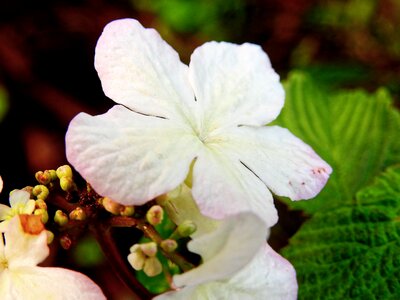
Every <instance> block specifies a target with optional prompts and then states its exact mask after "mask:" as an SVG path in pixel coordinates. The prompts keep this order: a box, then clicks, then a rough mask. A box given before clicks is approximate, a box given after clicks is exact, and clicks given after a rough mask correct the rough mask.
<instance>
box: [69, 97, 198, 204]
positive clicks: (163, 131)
mask: <svg viewBox="0 0 400 300" xmlns="http://www.w3.org/2000/svg"><path fill="white" fill-rule="evenodd" d="M198 145H200V143H199V142H198V140H197V139H196V138H195V136H194V135H192V134H191V132H190V130H188V129H186V128H185V127H179V126H177V125H174V123H173V122H170V121H169V120H166V119H162V118H157V117H152V116H144V115H141V114H137V113H135V112H132V111H130V110H128V109H127V108H125V107H123V106H120V105H117V106H114V107H113V108H111V109H110V110H109V111H108V112H107V113H105V114H103V115H99V116H95V117H92V116H89V115H87V114H84V113H81V114H79V115H78V116H76V117H75V118H74V119H73V120H72V121H71V123H70V125H69V128H68V132H67V135H66V151H67V158H68V161H69V162H70V163H71V164H72V165H73V166H74V167H75V169H77V170H78V172H79V173H80V174H81V175H82V176H83V177H84V178H85V179H86V180H87V181H88V182H89V183H90V184H91V185H92V186H93V188H94V189H95V190H96V191H97V192H98V193H99V194H100V195H102V196H107V197H110V198H111V199H113V200H114V201H117V202H119V203H121V204H126V205H131V204H134V205H141V204H143V203H145V202H147V201H149V200H151V199H153V198H154V197H156V196H158V195H160V194H163V193H166V192H168V191H170V190H172V189H174V188H175V187H177V186H178V185H179V184H180V183H181V182H183V181H184V179H185V177H186V175H187V173H188V171H189V166H190V163H191V161H192V160H193V159H194V157H195V156H196V153H197V147H198Z"/></svg>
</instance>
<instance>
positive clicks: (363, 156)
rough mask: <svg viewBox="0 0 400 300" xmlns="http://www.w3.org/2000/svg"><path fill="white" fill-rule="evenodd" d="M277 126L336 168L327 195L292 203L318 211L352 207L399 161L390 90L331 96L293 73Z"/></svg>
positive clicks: (398, 119)
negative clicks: (364, 190)
mask: <svg viewBox="0 0 400 300" xmlns="http://www.w3.org/2000/svg"><path fill="white" fill-rule="evenodd" d="M285 89H286V102H285V106H284V108H283V110H282V113H281V114H280V116H279V117H278V120H277V121H276V123H277V124H279V125H282V126H283V127H286V128H288V129H289V130H291V131H292V132H293V133H294V134H295V135H296V136H298V137H299V138H301V139H302V140H304V141H305V142H306V143H308V144H309V145H311V146H312V147H313V148H314V150H315V151H316V152H317V153H318V154H319V155H320V156H322V157H323V158H324V159H325V160H326V161H327V162H328V163H329V164H330V165H331V166H332V168H333V173H332V174H331V177H330V178H329V181H328V184H327V185H326V187H325V188H324V189H323V191H322V192H321V193H320V194H319V195H318V196H317V197H316V198H314V199H313V200H311V201H298V202H292V201H288V204H289V205H290V206H291V207H294V208H298V209H303V210H305V211H306V212H308V213H315V212H317V211H320V210H325V209H327V208H329V207H334V206H338V205H344V204H349V203H352V201H353V199H354V196H355V194H356V192H357V191H358V190H359V189H360V188H362V187H365V186H366V185H368V184H370V183H371V181H372V180H373V178H374V177H375V176H376V175H378V174H379V173H380V172H381V171H382V170H383V169H384V168H385V167H387V166H389V165H391V164H392V163H394V162H396V160H397V161H398V160H399V156H400V142H399V141H400V136H399V135H400V116H399V113H398V111H396V110H395V109H394V108H393V107H392V101H391V98H390V96H389V94H388V93H387V91H385V90H383V89H380V90H378V91H377V92H376V93H375V94H367V93H366V92H364V91H361V90H355V91H340V92H336V93H333V92H327V91H324V90H323V89H320V88H318V85H317V84H315V83H314V82H313V81H312V80H311V79H310V78H309V77H308V76H306V75H304V74H302V73H298V72H293V73H291V74H290V76H289V78H288V80H287V81H286V83H285Z"/></svg>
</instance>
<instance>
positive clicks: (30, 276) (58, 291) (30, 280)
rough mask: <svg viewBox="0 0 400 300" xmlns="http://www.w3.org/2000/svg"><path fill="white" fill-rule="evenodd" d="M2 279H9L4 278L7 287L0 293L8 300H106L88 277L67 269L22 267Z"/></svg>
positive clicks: (8, 272)
mask: <svg viewBox="0 0 400 300" xmlns="http://www.w3.org/2000/svg"><path fill="white" fill-rule="evenodd" d="M3 277H8V278H4V279H6V281H7V282H8V285H6V284H4V285H1V290H0V293H1V295H2V297H5V299H60V300H67V299H68V300H80V299H85V300H86V299H88V300H91V299H92V300H101V299H106V298H105V296H104V294H103V292H102V291H101V289H100V288H99V287H98V286H97V285H96V284H95V283H94V282H93V281H92V280H90V279H89V278H88V277H87V276H85V275H83V274H80V273H78V272H75V271H71V270H67V269H62V268H41V267H19V268H16V269H12V270H8V271H7V274H6V275H3V276H2V280H3ZM3 288H4V289H5V291H4V290H3ZM7 297H8V298H7ZM2 299H3V298H2Z"/></svg>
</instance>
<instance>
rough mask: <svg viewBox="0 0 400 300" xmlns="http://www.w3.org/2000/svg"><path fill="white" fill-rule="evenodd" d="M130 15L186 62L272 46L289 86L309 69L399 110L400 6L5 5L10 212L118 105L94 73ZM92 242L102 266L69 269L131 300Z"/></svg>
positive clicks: (1, 104) (3, 165)
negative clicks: (85, 126) (108, 34)
mask: <svg viewBox="0 0 400 300" xmlns="http://www.w3.org/2000/svg"><path fill="white" fill-rule="evenodd" d="M126 17H129V18H136V19H138V20H139V21H140V22H141V23H142V24H143V25H144V26H145V27H153V28H156V29H157V30H158V31H159V32H160V34H161V35H162V36H163V38H164V39H165V40H167V41H168V42H169V43H170V44H171V45H172V46H173V47H174V48H175V49H176V50H177V51H178V53H179V54H180V56H181V59H182V61H184V62H186V63H187V62H189V59H190V54H191V53H192V52H193V50H194V49H195V48H196V47H197V46H199V45H201V44H202V43H204V42H206V41H209V40H225V41H231V42H235V43H243V42H252V43H256V44H259V45H261V46H262V47H263V49H264V50H265V51H266V52H267V53H268V55H269V56H270V58H271V61H272V65H273V67H274V68H275V69H276V71H277V72H278V73H279V74H280V75H281V77H282V78H283V79H284V78H286V75H287V73H288V72H289V71H290V70H292V69H301V70H304V71H305V72H307V73H309V74H311V76H312V77H313V78H314V79H315V80H317V81H318V82H319V84H321V85H324V86H326V87H327V88H349V89H351V88H354V87H358V88H364V89H366V90H368V91H374V90H376V89H377V87H379V86H385V87H386V88H387V89H388V90H389V91H390V92H391V93H392V95H393V97H394V99H395V103H396V105H398V104H399V99H400V84H399V82H400V1H397V0H380V1H379V0H348V1H345V0H343V1H340V0H311V1H307V0H293V1H281V0H186V1H185V0H153V1H146V0H131V1H128V0H118V1H105V0H91V1H78V0H69V1H67V0H65V1H21V0H13V1H8V0H5V1H2V3H1V4H0V134H1V146H0V151H1V152H0V153H1V159H0V175H1V176H2V177H3V180H4V182H5V188H4V189H5V191H4V193H3V196H2V197H1V198H2V202H6V201H7V199H6V197H5V195H6V194H7V193H8V192H9V191H10V190H11V189H13V188H16V187H23V186H25V185H27V184H33V178H34V173H35V172H36V171H37V170H44V169H49V168H55V167H57V166H59V165H61V164H64V163H66V159H65V154H64V134H65V132H66V129H67V126H68V123H69V121H70V120H71V119H72V118H73V117H74V115H76V114H77V113H78V112H80V111H85V112H88V113H91V114H97V113H103V112H105V111H106V110H107V109H108V108H110V107H111V106H112V105H113V102H112V101H111V100H110V99H107V98H106V97H105V96H104V94H103V92H102V89H101V85H100V81H99V79H98V77H97V74H96V71H95V70H94V66H93V58H94V49H95V44H96V41H97V38H98V37H99V36H100V34H101V32H102V29H103V27H104V26H105V24H107V23H108V22H110V21H112V20H114V19H118V18H126ZM92 244H93V241H91V240H90V238H89V239H87V240H86V244H85V245H86V246H83V247H82V249H81V250H79V251H80V252H78V256H82V255H85V256H86V255H94V257H90V259H85V260H83V261H82V260H79V258H78V259H74V257H73V256H65V257H66V258H65V261H64V262H63V263H65V264H67V263H72V264H75V265H76V266H77V267H76V268H77V269H80V270H85V271H88V272H92V273H91V274H92V276H93V278H94V279H95V280H96V281H98V282H100V283H101V284H102V286H104V287H105V288H106V290H107V293H108V296H109V297H110V298H114V299H132V295H131V294H130V292H129V290H128V289H124V288H121V287H120V283H119V282H118V280H117V279H116V277H115V275H114V274H113V273H111V270H110V269H109V266H108V265H107V264H106V263H99V262H101V261H102V259H101V254H98V256H96V255H97V254H93V253H96V252H95V251H94V250H93V249H94V248H95V246H90V245H92ZM87 245H89V246H87ZM87 249H92V250H90V251H87ZM82 253H89V254H82ZM90 253H91V254H90ZM63 257H64V256H63ZM88 261H89V262H90V263H88V264H85V262H88ZM93 266H95V268H94V267H93ZM93 270H95V271H96V272H93Z"/></svg>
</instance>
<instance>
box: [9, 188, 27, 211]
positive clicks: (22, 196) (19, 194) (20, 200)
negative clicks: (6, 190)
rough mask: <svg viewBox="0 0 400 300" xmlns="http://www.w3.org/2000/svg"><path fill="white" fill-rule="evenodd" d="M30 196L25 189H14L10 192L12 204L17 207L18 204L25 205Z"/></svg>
mask: <svg viewBox="0 0 400 300" xmlns="http://www.w3.org/2000/svg"><path fill="white" fill-rule="evenodd" d="M29 198H30V194H29V193H28V192H27V191H23V190H14V191H12V192H11V193H10V206H11V207H16V206H17V205H18V204H23V205H25V204H26V203H27V202H28V201H29Z"/></svg>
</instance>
